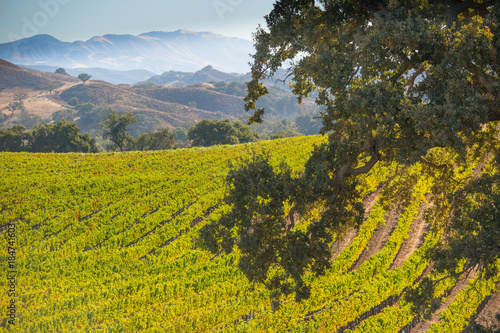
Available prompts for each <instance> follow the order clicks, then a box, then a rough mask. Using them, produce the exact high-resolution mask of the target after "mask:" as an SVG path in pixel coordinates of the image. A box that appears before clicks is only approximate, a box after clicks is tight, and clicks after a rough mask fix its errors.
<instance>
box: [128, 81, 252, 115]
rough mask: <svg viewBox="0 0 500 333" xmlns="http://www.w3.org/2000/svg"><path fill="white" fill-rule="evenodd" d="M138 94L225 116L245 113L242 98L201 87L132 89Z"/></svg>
mask: <svg viewBox="0 0 500 333" xmlns="http://www.w3.org/2000/svg"><path fill="white" fill-rule="evenodd" d="M134 91H136V92H137V93H138V94H140V95H143V96H147V97H150V98H154V99H157V100H160V101H164V102H170V103H178V104H182V105H190V103H193V102H194V103H196V107H197V108H198V109H202V110H206V111H212V112H218V111H219V112H222V113H223V114H225V115H232V116H234V115H240V114H244V113H245V109H244V101H243V98H242V97H237V96H231V95H226V94H221V93H219V92H216V91H211V90H208V89H206V88H205V87H203V86H197V87H193V86H178V87H165V88H160V89H134Z"/></svg>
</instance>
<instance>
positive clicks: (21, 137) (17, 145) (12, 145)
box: [0, 125, 32, 152]
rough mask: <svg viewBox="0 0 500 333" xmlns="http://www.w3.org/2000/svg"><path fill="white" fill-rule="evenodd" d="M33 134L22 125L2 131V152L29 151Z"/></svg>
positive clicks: (0, 143) (0, 137) (0, 141)
mask: <svg viewBox="0 0 500 333" xmlns="http://www.w3.org/2000/svg"><path fill="white" fill-rule="evenodd" d="M31 141H32V136H31V132H30V131H27V130H26V127H24V126H22V125H15V126H12V127H11V128H9V129H5V130H0V150H1V151H13V152H14V151H16V152H19V151H28V150H29V149H30V146H31Z"/></svg>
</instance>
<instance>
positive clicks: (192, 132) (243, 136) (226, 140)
mask: <svg viewBox="0 0 500 333" xmlns="http://www.w3.org/2000/svg"><path fill="white" fill-rule="evenodd" d="M188 139H189V140H190V141H191V145H192V146H202V147H208V146H213V145H227V144H230V145H234V144H238V143H246V142H253V141H257V140H258V139H259V138H258V136H257V134H256V133H254V132H252V130H251V129H250V127H249V126H248V125H245V124H243V123H242V122H241V121H236V122H234V123H232V122H231V121H230V120H229V119H225V120H217V119H203V120H202V121H200V122H199V123H197V124H196V125H195V126H193V127H191V128H190V129H189V133H188Z"/></svg>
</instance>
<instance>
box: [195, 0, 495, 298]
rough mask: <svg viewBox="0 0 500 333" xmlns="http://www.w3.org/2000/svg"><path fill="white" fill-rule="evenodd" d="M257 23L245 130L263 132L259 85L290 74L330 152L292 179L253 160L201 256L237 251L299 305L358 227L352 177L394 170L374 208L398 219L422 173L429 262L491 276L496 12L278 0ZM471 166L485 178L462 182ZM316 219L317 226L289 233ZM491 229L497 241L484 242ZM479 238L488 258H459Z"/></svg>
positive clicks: (390, 1)
mask: <svg viewBox="0 0 500 333" xmlns="http://www.w3.org/2000/svg"><path fill="white" fill-rule="evenodd" d="M266 22H267V29H264V28H259V29H258V30H257V32H256V33H255V42H256V53H255V54H254V55H253V64H252V80H251V81H250V82H249V83H248V93H247V95H246V97H245V101H246V109H247V110H254V113H253V115H252V116H251V117H250V121H249V122H250V123H253V122H261V121H262V116H263V114H264V112H265V111H264V109H256V102H257V101H258V100H259V99H260V98H262V97H263V96H265V95H266V94H267V88H266V87H265V86H264V85H263V83H262V82H263V81H264V80H265V79H267V78H269V77H272V76H273V74H274V73H275V72H277V71H278V69H279V68H280V67H282V66H286V67H288V68H289V74H290V78H291V87H292V88H293V92H294V94H295V95H297V96H298V99H299V101H300V100H301V99H302V98H304V97H306V96H308V95H309V94H310V93H311V92H313V91H316V92H317V93H318V94H319V97H318V99H317V103H318V104H319V105H322V106H324V108H325V109H324V110H325V111H324V112H323V113H322V123H323V127H322V133H324V134H328V142H327V143H325V144H324V145H322V146H319V147H316V149H315V151H314V153H313V154H312V156H311V158H310V160H309V162H308V163H307V165H306V169H305V172H304V173H303V174H302V175H301V176H300V177H298V178H291V177H289V176H288V174H287V172H285V171H279V170H278V171H276V170H274V171H272V170H271V169H269V166H268V163H267V162H266V161H261V160H255V161H252V162H251V163H250V164H249V165H248V166H246V167H244V168H242V169H241V170H240V171H239V172H237V171H234V172H233V173H231V174H230V176H229V178H228V180H229V182H230V184H231V186H232V188H234V189H236V188H238V187H239V186H240V183H241V184H243V185H241V189H242V193H239V192H237V191H236V190H234V192H231V193H232V196H233V197H228V198H226V201H227V203H228V204H231V205H232V207H233V209H232V211H231V212H230V213H228V214H226V215H225V216H224V217H223V218H222V219H221V220H220V221H213V222H212V223H211V224H209V225H207V226H206V227H205V228H204V229H203V230H202V234H201V235H202V237H201V239H202V243H203V244H204V245H205V246H207V247H208V248H211V249H212V250H217V249H219V248H221V247H222V248H224V249H225V250H226V251H231V249H232V245H231V244H232V243H231V242H233V243H234V245H236V246H238V247H239V249H240V250H241V253H242V255H241V260H240V267H241V268H242V270H243V271H244V272H245V274H246V275H247V277H248V278H249V279H250V280H251V281H258V282H263V283H265V284H266V285H267V286H268V288H270V289H271V290H273V292H274V294H273V296H275V297H278V296H279V295H280V294H289V293H292V292H295V294H296V296H297V299H299V300H300V299H302V298H305V297H308V295H309V292H308V286H307V284H306V283H305V282H304V281H305V280H304V276H305V275H306V274H307V273H308V272H313V273H316V274H322V273H323V272H324V270H325V269H327V268H328V267H330V258H331V249H330V245H331V242H332V239H334V237H335V235H339V234H342V233H343V232H345V231H346V230H347V229H349V228H355V227H358V226H359V225H360V224H361V223H362V220H363V219H362V217H363V214H364V210H363V207H362V204H361V203H362V200H363V194H362V192H361V191H360V188H362V187H361V185H363V177H362V176H363V175H364V174H367V173H369V172H370V171H371V170H372V168H373V167H374V166H375V165H377V164H379V165H385V166H390V170H392V171H391V172H392V176H391V175H390V177H389V178H388V180H387V181H386V182H385V184H383V185H384V186H383V191H382V194H381V198H380V199H379V200H382V202H385V203H391V204H394V205H397V206H399V207H400V208H404V206H405V205H407V204H408V203H409V202H411V201H412V200H413V198H411V197H410V194H409V193H411V188H412V187H413V186H414V185H415V183H416V179H417V177H416V175H415V173H414V172H412V171H411V168H412V166H413V165H415V164H416V163H422V165H423V172H424V174H425V176H426V177H428V178H429V179H430V180H431V181H432V182H433V184H434V185H433V186H432V190H431V193H430V199H431V201H432V202H433V206H432V207H431V208H429V209H427V212H426V214H425V218H426V219H427V221H428V222H429V223H431V224H432V225H433V226H434V227H435V228H437V229H441V230H445V231H446V233H447V235H448V237H447V238H446V241H445V240H443V241H442V242H441V243H440V244H439V246H438V247H437V248H434V249H433V251H432V252H431V253H429V256H430V257H432V258H433V259H435V260H436V261H437V262H438V264H437V265H436V267H437V269H441V270H449V271H450V272H452V271H454V269H453V268H454V267H457V265H458V262H459V261H460V260H461V259H465V260H466V261H467V263H466V265H465V266H464V267H465V269H469V270H470V269H472V268H474V267H479V268H481V270H482V272H484V273H491V272H493V271H495V270H496V267H497V266H496V265H495V264H494V263H495V262H496V260H497V259H498V256H499V249H500V247H499V246H498V245H499V239H500V237H498V230H499V229H498V222H497V220H498V215H495V214H496V210H495V209H496V208H495V207H496V205H494V204H488V205H487V204H486V203H487V202H496V201H498V195H499V192H498V178H497V176H495V175H496V174H497V173H498V168H499V165H498V163H495V162H494V157H495V156H498V148H499V147H500V146H499V141H498V131H497V121H498V120H500V109H499V94H500V92H499V88H500V82H499V79H498V73H499V65H500V64H499V61H498V53H499V47H500V33H499V29H500V27H499V6H498V2H497V1H493V0H490V1H488V0H474V1H473V0H465V1H460V0H450V1H436V0H381V1H374V0H361V1H360V0H319V1H313V0H280V1H276V3H275V4H274V9H273V10H272V12H271V13H270V14H269V15H267V16H266ZM492 158H493V160H492ZM478 162H484V163H485V164H484V165H485V171H486V172H485V173H484V174H483V176H480V174H481V173H480V172H478V173H477V174H476V176H475V177H472V178H471V177H469V178H467V176H466V173H465V171H464V170H467V169H468V168H469V166H470V165H475V164H477V163H478ZM259 168H260V169H262V171H259ZM252 181H255V182H257V184H256V185H255V190H254V189H253V187H252ZM245 182H246V183H245ZM259 184H262V185H259ZM264 184H271V185H272V186H273V189H272V191H275V193H274V192H273V193H267V192H266V191H271V190H266V189H265V188H264V187H259V186H264ZM266 186H267V185H266ZM247 189H251V191H249V190H247ZM471 193H472V194H471ZM471 196H472V197H471ZM469 197H470V198H472V199H470V198H469ZM257 198H260V199H259V200H260V201H258V200H257ZM474 198H478V199H477V200H476V199H474ZM256 200H257V201H256ZM269 200H271V201H269ZM256 202H259V205H257V204H255V203H256ZM262 203H265V205H264V206H262V205H261V204H262ZM285 208H286V209H285ZM263 209H264V210H263ZM314 209H319V210H320V211H321V214H320V218H319V219H317V220H316V221H314V222H311V223H309V224H308V225H307V228H299V229H297V228H295V226H296V225H297V223H298V221H300V220H302V219H303V218H304V217H305V216H307V215H308V213H309V212H311V211H312V210H314ZM458 214H461V215H460V216H459V215H458ZM271 220H272V221H274V224H273V223H271V222H270V221H271ZM231 221H232V222H231ZM495 223H496V224H495ZM463 225H466V226H467V227H466V228H461V226H463ZM495 228H496V229H495ZM491 230H496V234H495V235H496V238H488V239H486V237H487V235H488V234H489V231H491ZM255 233H259V235H265V237H266V238H265V240H259V238H258V237H257V235H255ZM235 235H236V236H235ZM483 238H485V239H484V240H485V243H484V244H489V245H488V246H489V247H487V248H486V247H481V251H469V252H463V251H457V248H458V247H460V246H463V244H465V243H466V244H469V245H471V244H482V241H483ZM221 239H222V240H224V241H222V243H219V242H220V240H221ZM203 240H205V241H203ZM217 240H219V241H217ZM249 242H250V243H251V246H249V244H250V243H249ZM464 242H465V243H464ZM292 254H293V255H292ZM271 272H272V273H271Z"/></svg>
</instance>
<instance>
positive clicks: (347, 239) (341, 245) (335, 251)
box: [332, 190, 380, 260]
mask: <svg viewBox="0 0 500 333" xmlns="http://www.w3.org/2000/svg"><path fill="white" fill-rule="evenodd" d="M379 195H380V190H376V191H375V192H373V193H371V194H369V195H368V196H367V197H366V198H365V199H364V200H363V207H364V209H365V216H364V218H363V223H364V222H365V221H366V219H367V218H368V216H370V212H371V210H372V207H373V205H375V203H376V202H377V199H378V196H379ZM357 235H358V230H355V229H350V230H348V231H347V233H346V234H345V236H344V238H343V239H342V240H340V241H336V242H334V243H333V244H332V260H334V259H335V258H337V256H338V255H339V254H340V252H342V250H344V249H345V248H346V247H348V246H349V245H350V244H351V242H352V240H353V239H354V237H356V236H357Z"/></svg>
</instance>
